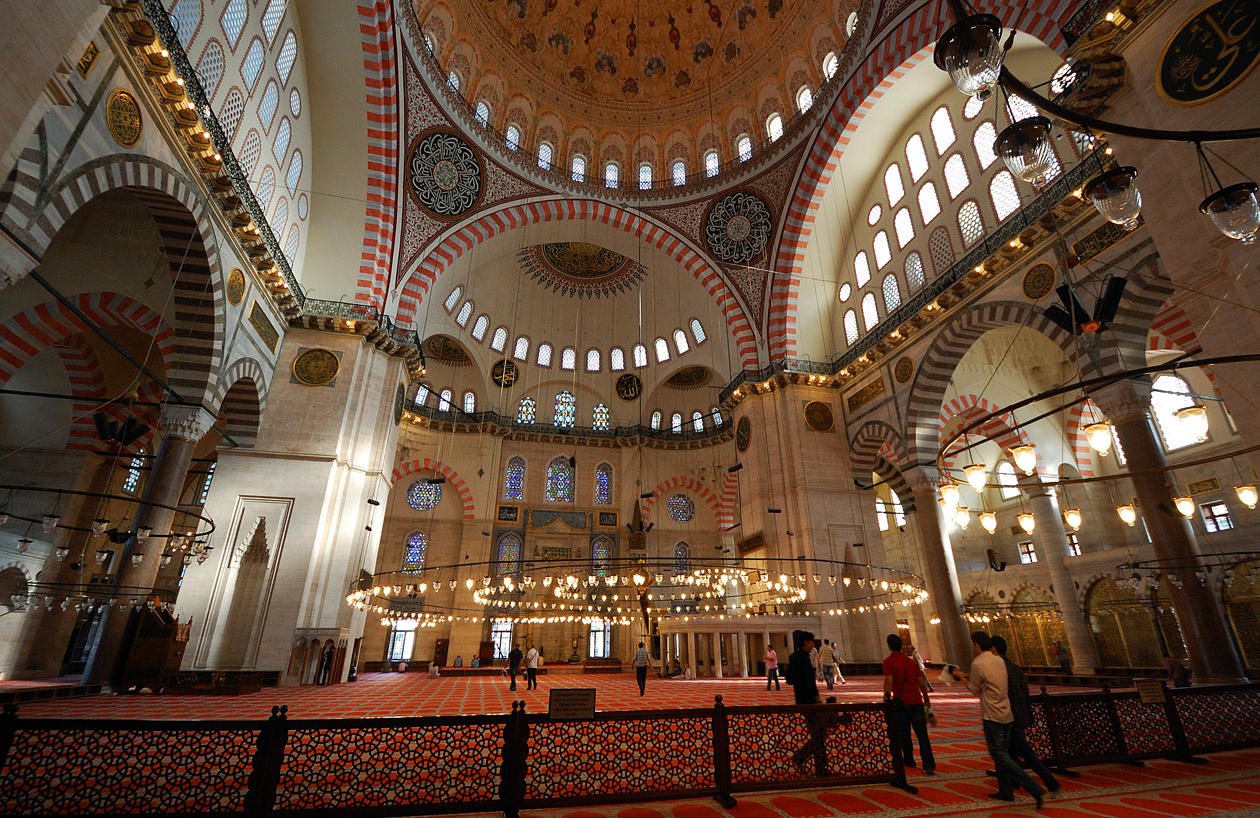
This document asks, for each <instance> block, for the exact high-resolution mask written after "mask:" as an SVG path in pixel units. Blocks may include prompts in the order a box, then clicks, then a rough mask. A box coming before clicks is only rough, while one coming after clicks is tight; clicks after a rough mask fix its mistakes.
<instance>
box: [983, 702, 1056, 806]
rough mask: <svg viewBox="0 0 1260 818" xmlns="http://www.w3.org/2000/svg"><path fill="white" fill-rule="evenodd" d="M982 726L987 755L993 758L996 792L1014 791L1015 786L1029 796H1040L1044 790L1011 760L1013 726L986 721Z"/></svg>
mask: <svg viewBox="0 0 1260 818" xmlns="http://www.w3.org/2000/svg"><path fill="white" fill-rule="evenodd" d="M982 723H983V725H984V743H985V744H987V745H988V746H989V755H990V756H991V757H992V758H993V766H994V768H995V769H996V770H997V779H998V790H999V791H1000V792H1002V791H1008V790H1014V789H1015V785H1016V784H1018V785H1019V786H1021V787H1023V788H1024V789H1025V790H1027V791H1028V794H1029V795H1040V794H1042V793H1044V792H1045V790H1044V789H1042V788H1041V787H1039V786H1038V785H1037V782H1035V781H1033V780H1032V778H1031V777H1030V776H1029V775H1028V773H1026V772H1024V768H1023V767H1021V766H1019V765H1018V764H1016V763H1015V759H1013V758H1011V730H1012V729H1013V725H1011V724H1002V723H1001V722H996V721H988V720H987V719H986V720H984V721H983V722H982Z"/></svg>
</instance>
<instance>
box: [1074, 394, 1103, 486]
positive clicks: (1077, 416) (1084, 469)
mask: <svg viewBox="0 0 1260 818" xmlns="http://www.w3.org/2000/svg"><path fill="white" fill-rule="evenodd" d="M1104 417H1106V415H1104V414H1103V411H1102V410H1101V409H1099V408H1098V404H1096V403H1094V402H1093V401H1092V400H1088V399H1086V400H1083V401H1081V402H1080V403H1077V404H1074V405H1073V406H1072V408H1071V409H1069V410H1068V421H1067V432H1068V440H1069V441H1071V443H1072V454H1073V455H1074V456H1075V457H1076V470H1077V471H1078V472H1080V473H1081V477H1093V476H1094V450H1093V449H1091V448H1090V447H1089V438H1087V437H1086V436H1085V427H1086V426H1088V425H1089V424H1091V423H1094V422H1096V421H1099V420H1101V419H1102V418H1104Z"/></svg>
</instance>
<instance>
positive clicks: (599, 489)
mask: <svg viewBox="0 0 1260 818" xmlns="http://www.w3.org/2000/svg"><path fill="white" fill-rule="evenodd" d="M612 480H613V473H612V466H610V465H608V464H607V463H600V464H599V465H598V466H596V467H595V505H597V506H608V505H612V491H613V483H612Z"/></svg>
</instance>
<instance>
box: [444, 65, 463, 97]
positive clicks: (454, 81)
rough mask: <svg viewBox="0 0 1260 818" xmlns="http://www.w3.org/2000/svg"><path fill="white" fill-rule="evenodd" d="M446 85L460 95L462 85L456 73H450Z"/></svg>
mask: <svg viewBox="0 0 1260 818" xmlns="http://www.w3.org/2000/svg"><path fill="white" fill-rule="evenodd" d="M446 84H447V85H448V86H449V87H450V89H451V90H452V91H454V92H455V93H457V94H458V93H459V85H460V83H459V74H456V73H455V72H454V71H450V72H448V73H447V75H446Z"/></svg>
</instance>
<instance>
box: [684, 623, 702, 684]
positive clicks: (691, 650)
mask: <svg viewBox="0 0 1260 818" xmlns="http://www.w3.org/2000/svg"><path fill="white" fill-rule="evenodd" d="M687 666H688V667H690V668H691V678H693V679H695V678H697V677H699V675H700V667H699V665H698V664H697V663H696V632H695V631H687Z"/></svg>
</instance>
